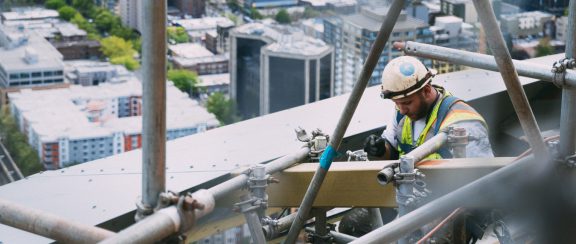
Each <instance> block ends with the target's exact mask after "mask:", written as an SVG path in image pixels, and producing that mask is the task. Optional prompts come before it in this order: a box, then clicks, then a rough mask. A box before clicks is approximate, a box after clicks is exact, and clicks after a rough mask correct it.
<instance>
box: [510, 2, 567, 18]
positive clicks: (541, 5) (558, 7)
mask: <svg viewBox="0 0 576 244" xmlns="http://www.w3.org/2000/svg"><path fill="white" fill-rule="evenodd" d="M569 3H570V0H527V1H526V0H524V1H519V3H518V4H519V5H520V7H522V8H523V9H525V10H527V11H536V10H539V11H544V12H548V13H551V14H554V15H556V16H562V15H564V10H565V9H566V8H567V7H568V4H569Z"/></svg>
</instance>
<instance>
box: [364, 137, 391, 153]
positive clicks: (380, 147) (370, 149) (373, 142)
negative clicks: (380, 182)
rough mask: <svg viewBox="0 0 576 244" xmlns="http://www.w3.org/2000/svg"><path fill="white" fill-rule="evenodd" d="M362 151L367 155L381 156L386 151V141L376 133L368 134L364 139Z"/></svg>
mask: <svg viewBox="0 0 576 244" xmlns="http://www.w3.org/2000/svg"><path fill="white" fill-rule="evenodd" d="M364 151H365V152H366V153H368V156H372V157H383V156H384V154H385V153H386V141H385V140H384V138H382V137H381V136H378V135H370V136H369V137H367V138H366V140H365V141H364Z"/></svg>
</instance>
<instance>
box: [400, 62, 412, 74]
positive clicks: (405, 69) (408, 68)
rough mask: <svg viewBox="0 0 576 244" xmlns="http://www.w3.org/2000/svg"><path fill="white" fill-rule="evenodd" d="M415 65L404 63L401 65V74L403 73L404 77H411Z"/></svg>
mask: <svg viewBox="0 0 576 244" xmlns="http://www.w3.org/2000/svg"><path fill="white" fill-rule="evenodd" d="M414 70H415V68H414V65H412V64H411V63H403V64H401V65H400V73H402V74H403V75H404V76H411V75H413V74H414Z"/></svg>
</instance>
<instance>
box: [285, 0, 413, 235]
mask: <svg viewBox="0 0 576 244" xmlns="http://www.w3.org/2000/svg"><path fill="white" fill-rule="evenodd" d="M403 6H404V0H397V1H393V2H392V4H391V5H390V8H389V9H388V13H387V14H386V18H385V20H384V23H382V26H381V27H380V31H379V32H378V36H377V37H376V41H375V42H374V44H373V46H372V50H370V53H369V54H368V58H367V59H366V61H365V63H364V67H363V68H362V71H361V73H360V77H359V78H358V81H357V82H356V84H355V85H354V89H352V93H351V94H350V97H349V98H348V101H347V103H346V107H344V111H343V112H342V115H341V116H340V120H339V121H338V124H337V125H336V128H335V129H334V132H333V133H332V135H331V137H330V143H329V145H328V147H327V148H326V150H325V151H324V153H322V156H321V158H320V166H319V167H318V169H317V170H316V173H314V177H312V181H311V182H310V185H309V186H308V189H307V190H306V194H305V195H304V199H303V200H302V203H301V204H300V208H299V210H298V214H297V216H296V219H295V220H294V223H293V224H292V226H291V227H290V230H289V231H288V236H287V238H286V242H285V243H287V244H293V243H295V242H296V238H297V237H298V233H300V230H301V229H302V227H303V226H304V222H305V221H306V220H307V219H308V215H309V212H310V209H311V208H312V203H313V202H314V200H315V199H316V195H317V194H318V191H319V190H320V186H322V182H323V181H324V178H325V177H326V173H327V172H328V170H329V169H330V165H331V164H332V160H333V159H334V157H335V155H336V151H337V150H338V148H339V147H340V143H341V142H342V138H343V137H344V133H345V132H346V129H347V128H348V125H349V124H350V120H351V119H352V116H353V115H354V111H355V110H356V107H358V102H360V98H362V93H363V92H364V90H365V89H366V85H367V84H368V81H369V79H370V76H372V72H373V71H374V67H375V66H376V64H377V63H378V59H379V58H380V55H381V54H382V50H383V49H384V46H385V45H386V43H387V42H388V37H390V33H392V29H393V28H394V24H395V23H396V20H397V19H398V16H399V15H400V11H402V7H403Z"/></svg>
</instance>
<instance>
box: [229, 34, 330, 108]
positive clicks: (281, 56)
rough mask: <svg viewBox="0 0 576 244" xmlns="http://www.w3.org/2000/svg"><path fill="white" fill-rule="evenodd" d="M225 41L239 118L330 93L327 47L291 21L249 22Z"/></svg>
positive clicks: (309, 100)
mask: <svg viewBox="0 0 576 244" xmlns="http://www.w3.org/2000/svg"><path fill="white" fill-rule="evenodd" d="M230 39H231V43H230V45H231V46H230V50H231V51H230V67H232V68H231V70H230V95H231V98H232V99H233V100H234V101H235V102H236V104H237V108H238V111H239V113H240V115H241V116H242V117H243V118H244V119H248V118H252V117H255V116H259V115H264V114H268V113H272V112H276V111H280V110H283V109H288V108H291V107H295V106H299V105H303V104H307V103H310V102H314V101H318V100H322V99H324V98H328V97H331V96H332V95H333V87H334V84H333V82H332V80H333V75H334V73H333V69H332V67H333V63H334V60H333V59H334V57H333V48H332V47H330V46H329V45H327V44H326V43H324V42H323V41H321V40H319V39H314V38H311V37H308V36H306V35H305V34H304V33H303V32H302V31H301V30H299V29H296V28H294V27H289V26H283V25H276V24H270V25H267V24H262V23H251V24H246V25H243V26H240V27H237V28H235V29H234V30H233V31H232V32H231V37H230Z"/></svg>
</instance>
